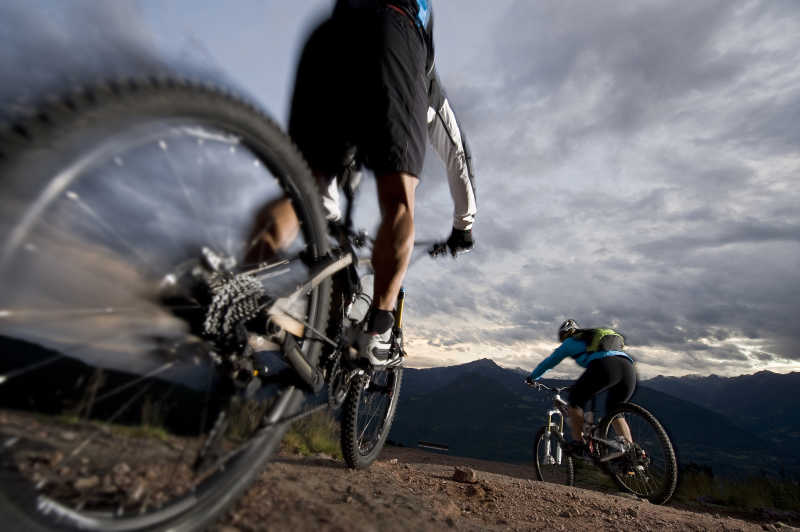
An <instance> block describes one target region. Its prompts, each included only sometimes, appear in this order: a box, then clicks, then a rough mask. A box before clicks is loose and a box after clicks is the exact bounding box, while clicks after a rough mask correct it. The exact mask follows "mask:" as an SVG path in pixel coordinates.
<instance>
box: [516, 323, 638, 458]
mask: <svg viewBox="0 0 800 532" xmlns="http://www.w3.org/2000/svg"><path fill="white" fill-rule="evenodd" d="M558 339H559V341H561V345H560V346H558V348H556V350H555V351H553V353H552V354H551V355H550V356H549V357H547V358H546V359H544V360H543V361H542V362H540V363H539V365H538V366H536V368H535V369H534V370H533V371H532V372H531V374H530V375H529V376H528V378H527V379H525V380H526V382H528V384H533V383H534V382H535V381H537V380H539V379H541V378H542V375H544V373H545V372H546V371H547V370H549V369H552V368H554V367H556V366H557V365H558V364H559V363H560V362H561V361H562V360H564V359H565V358H567V357H571V358H572V359H573V360H575V362H576V363H577V364H578V365H579V366H582V367H584V368H586V371H584V372H583V375H581V376H580V378H578V380H577V381H576V382H575V385H574V386H573V387H572V388H571V389H570V392H569V399H568V403H569V408H568V410H569V418H570V429H571V432H572V439H573V441H571V442H569V444H567V447H566V449H565V450H566V451H567V452H568V453H570V454H576V455H579V454H583V453H585V452H586V450H587V448H586V444H585V443H584V442H583V438H582V434H581V430H582V428H583V408H584V406H585V405H586V403H587V401H589V399H591V398H592V397H594V396H595V395H597V394H598V393H600V392H603V391H606V390H607V391H608V399H607V401H606V411H609V410H611V408H613V407H614V406H616V405H618V404H619V403H622V402H625V401H627V400H628V399H630V398H631V396H632V395H633V392H634V390H635V389H636V371H635V370H634V367H633V359H632V358H631V357H630V356H629V355H628V354H627V353H625V352H624V351H623V349H624V347H625V339H624V337H623V336H622V335H621V334H619V333H618V332H616V331H614V330H613V329H608V328H603V329H581V328H579V327H578V323H577V322H576V321H575V320H573V319H568V320H566V321H564V322H563V323H562V324H561V326H560V327H559V328H558ZM613 423H614V429H615V430H616V432H617V434H619V435H621V436H622V437H623V438H624V439H625V440H626V441H628V442H632V441H633V438H632V437H631V432H630V428H629V427H628V424H627V422H626V421H625V420H624V419H622V418H621V417H619V418H616V419H615V420H614V422H613Z"/></svg>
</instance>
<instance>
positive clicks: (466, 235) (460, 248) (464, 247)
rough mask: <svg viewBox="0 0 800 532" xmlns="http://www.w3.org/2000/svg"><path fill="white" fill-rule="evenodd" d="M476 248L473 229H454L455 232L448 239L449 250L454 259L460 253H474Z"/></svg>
mask: <svg viewBox="0 0 800 532" xmlns="http://www.w3.org/2000/svg"><path fill="white" fill-rule="evenodd" d="M474 246H475V242H474V241H473V240H472V230H471V229H467V230H462V229H456V228H455V227H454V228H453V232H452V233H450V238H448V239H447V249H448V250H449V251H450V254H451V255H452V256H454V257H455V256H456V255H458V254H459V253H467V252H469V251H472V248H473V247H474Z"/></svg>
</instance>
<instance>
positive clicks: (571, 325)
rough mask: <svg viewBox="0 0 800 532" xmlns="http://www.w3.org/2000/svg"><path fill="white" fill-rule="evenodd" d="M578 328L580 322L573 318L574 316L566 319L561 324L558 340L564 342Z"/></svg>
mask: <svg viewBox="0 0 800 532" xmlns="http://www.w3.org/2000/svg"><path fill="white" fill-rule="evenodd" d="M577 330H578V322H577V321H575V320H573V319H572V318H570V319H568V320H566V321H565V322H564V323H562V324H561V327H559V328H558V341H559V342H563V341H564V340H566V339H567V338H569V337H570V336H572V335H573V334H575V331H577Z"/></svg>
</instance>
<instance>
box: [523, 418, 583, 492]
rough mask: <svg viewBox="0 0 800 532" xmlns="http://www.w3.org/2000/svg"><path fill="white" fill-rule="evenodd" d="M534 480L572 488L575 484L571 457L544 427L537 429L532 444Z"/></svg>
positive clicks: (555, 437) (554, 435)
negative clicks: (534, 468)
mask: <svg viewBox="0 0 800 532" xmlns="http://www.w3.org/2000/svg"><path fill="white" fill-rule="evenodd" d="M533 458H534V463H535V465H536V478H537V479H539V480H540V481H542V482H551V483H553V484H562V485H565V486H572V485H574V484H575V467H574V464H573V462H572V457H571V456H570V455H568V454H567V453H565V452H564V450H563V449H562V448H561V444H560V442H559V439H558V436H557V435H556V433H555V432H550V434H549V436H548V433H547V431H546V427H542V428H540V429H539V432H537V433H536V438H535V439H534V443H533Z"/></svg>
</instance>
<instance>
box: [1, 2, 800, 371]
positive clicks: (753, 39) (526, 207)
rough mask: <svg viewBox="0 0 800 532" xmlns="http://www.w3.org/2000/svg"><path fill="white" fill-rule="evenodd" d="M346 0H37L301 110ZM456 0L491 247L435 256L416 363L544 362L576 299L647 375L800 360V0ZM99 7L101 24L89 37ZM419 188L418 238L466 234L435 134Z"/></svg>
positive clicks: (424, 263) (99, 41)
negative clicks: (309, 37) (319, 29)
mask: <svg viewBox="0 0 800 532" xmlns="http://www.w3.org/2000/svg"><path fill="white" fill-rule="evenodd" d="M330 4H331V2H330V1H329V0H316V1H311V0H306V1H303V2H277V1H272V2H257V1H246V0H241V1H237V2H235V3H226V4H223V3H220V2H198V1H188V0H186V1H178V0H175V1H171V2H168V3H163V2H160V1H156V0H147V1H141V2H135V3H114V4H113V7H109V6H111V5H112V4H99V3H91V4H89V3H86V4H81V3H78V2H76V3H74V4H70V5H71V6H73V9H72V10H71V11H69V12H65V11H64V10H59V11H58V12H57V13H55V12H54V10H53V9H52V8H51V7H50V6H51V4H47V3H33V4H28V3H26V4H25V5H33V6H37V7H32V8H26V9H28V10H29V11H30V12H31V13H34V15H35V16H34V15H31V16H32V17H33V18H31V20H34V19H36V20H39V21H40V22H39V23H38V24H39V25H41V20H46V21H47V23H46V24H47V26H48V30H49V31H50V32H52V33H54V34H57V35H59V36H60V37H59V38H61V39H62V42H63V43H66V44H69V45H70V48H67V49H72V50H77V51H78V52H79V53H80V54H89V55H91V54H92V53H93V52H92V49H93V48H96V47H97V46H98V45H100V46H103V47H106V48H108V46H107V44H106V43H107V37H108V35H109V34H113V35H114V36H115V42H117V45H115V46H114V50H113V52H115V53H118V54H121V55H125V54H128V55H129V56H131V57H134V58H135V59H136V61H139V62H148V61H151V60H152V61H156V62H158V63H159V64H161V65H167V67H172V66H173V65H178V64H181V65H186V64H190V65H193V66H194V68H195V70H200V71H215V72H223V73H224V75H225V77H227V78H228V79H229V80H231V82H232V83H233V84H235V85H237V86H239V87H240V88H241V89H242V90H244V91H246V92H247V93H248V94H249V95H250V96H251V97H253V98H254V99H256V100H258V101H259V103H260V104H261V105H262V106H263V107H265V108H266V109H268V110H270V111H271V112H272V114H274V115H275V116H276V118H277V119H278V120H279V121H280V122H282V123H285V120H286V115H287V106H288V96H289V91H290V87H291V83H292V74H293V69H294V60H295V59H296V56H297V53H298V50H299V48H300V46H301V44H302V40H303V37H304V36H305V35H306V34H307V31H308V28H309V27H310V25H311V24H312V23H313V22H314V20H316V19H317V18H318V17H320V16H321V15H322V14H324V13H325V12H326V10H328V9H329V7H330ZM75 6H77V7H75ZM434 6H435V14H436V15H435V20H436V28H435V40H436V46H437V65H438V69H439V72H440V75H441V77H442V80H443V82H444V85H445V87H446V89H447V91H448V94H449V97H450V100H451V103H452V105H453V107H454V108H455V110H456V112H457V113H458V115H459V117H460V119H461V121H462V123H463V127H464V130H465V131H466V133H467V135H468V138H469V140H470V143H471V146H472V148H473V151H474V157H475V163H476V171H477V179H478V207H479V212H478V217H477V222H476V226H475V236H476V242H477V248H476V250H475V251H474V252H473V253H472V254H470V255H467V256H465V257H463V258H459V259H458V260H457V261H453V260H450V259H448V260H443V261H431V260H429V259H427V258H423V259H421V260H419V261H418V262H415V264H414V266H413V268H412V270H411V271H410V273H409V276H408V279H407V283H406V284H407V288H408V291H409V296H408V315H407V321H406V327H407V331H408V332H407V337H408V340H409V345H408V350H409V352H410V354H411V355H412V356H411V358H410V359H409V362H410V365H412V366H420V367H425V366H435V365H444V364H454V363H460V362H466V361H469V360H472V359H476V358H483V357H490V358H493V359H495V360H496V361H497V362H498V363H500V364H503V365H507V366H519V367H523V368H526V369H530V368H532V367H533V366H535V364H536V363H537V362H538V361H539V360H541V359H542V358H544V357H545V356H546V355H547V354H549V352H550V351H551V350H552V349H553V348H555V347H556V342H555V336H556V329H557V327H558V324H559V323H560V322H561V321H562V320H563V319H565V318H567V317H573V318H575V319H577V320H578V322H579V323H580V324H581V325H583V326H600V325H611V326H613V327H615V328H618V330H620V331H622V332H623V333H624V334H625V335H626V338H627V340H628V343H629V345H630V349H629V350H630V352H631V354H633V355H634V356H635V358H637V360H638V361H639V370H640V373H641V374H642V375H643V376H645V377H649V376H654V375H657V374H665V375H683V374H688V373H698V374H710V373H716V374H721V375H738V374H743V373H752V372H754V371H759V370H762V369H770V370H773V371H791V370H797V369H800V361H799V360H800V351H799V350H797V349H796V346H797V345H798V344H800V323H799V322H800V242H799V241H800V208H798V205H800V192H798V187H797V186H796V183H797V181H798V172H799V171H800V152H799V151H798V146H800V69H798V67H797V65H798V64H800V4H798V3H797V2H794V1H791V0H786V1H780V0H773V1H764V2H759V1H751V0H747V1H739V0H722V1H713V0H703V1H697V2H688V1H686V2H677V3H676V2H674V1H667V0H657V1H656V0H653V1H636V2H600V3H598V2H596V1H588V0H587V1H582V0H575V1H561V2H544V1H542V2H538V1H537V2H535V1H523V0H519V1H512V0H494V1H493V2H491V4H487V3H486V2H484V1H478V0H457V1H455V0H440V1H439V2H435V4H434ZM77 20H80V21H81V24H85V25H86V27H85V28H84V29H87V30H90V31H83V32H82V35H80V36H74V35H73V34H72V33H74V32H75V27H76V24H75V22H76V21H77ZM87 21H88V22H87ZM31 24H33V25H34V26H35V24H34V23H33V22H31ZM78 26H80V25H78ZM98 27H102V31H100V30H98ZM71 32H72V33H71ZM119 43H121V44H119ZM131 50H134V52H131ZM49 53H52V52H49ZM104 53H105V54H106V55H107V54H108V50H106V51H105V52H104ZM2 54H3V52H0V60H2V61H5V63H4V64H5V65H6V67H8V65H9V64H11V65H12V66H13V65H14V64H15V63H14V61H15V60H16V61H17V65H19V64H20V63H19V59H14V58H13V57H11V55H10V52H8V48H6V52H5V54H6V55H5V57H4V56H3V55H2ZM142 58H147V60H146V61H145V60H144V59H142ZM136 61H133V62H136ZM86 64H90V65H91V68H90V69H89V70H92V69H95V70H98V69H102V68H106V67H107V66H108V65H107V63H104V64H103V66H97V65H96V64H94V63H91V62H88V63H86ZM0 96H2V94H0ZM362 194H363V195H364V196H367V197H369V196H371V194H373V192H372V191H371V190H370V188H369V186H367V187H365V189H364V190H362ZM369 203H371V200H370V199H367V198H363V199H362V200H361V205H362V210H361V211H360V212H359V219H360V221H361V222H362V223H363V224H365V225H367V226H370V225H371V224H372V223H373V222H372V220H371V218H372V217H373V216H374V214H375V211H374V209H372V208H371V207H370V206H369V205H368V204H369ZM417 209H418V210H417V219H418V222H417V223H418V230H417V235H418V238H420V239H433V238H442V237H446V236H447V234H448V233H449V223H450V216H451V209H452V206H451V203H450V199H449V195H448V191H447V188H446V183H445V179H444V172H443V167H442V165H441V163H440V162H439V161H437V160H436V157H435V154H433V153H429V156H428V159H427V161H426V167H425V171H424V176H423V178H422V183H421V185H420V187H419V189H418V208H417ZM577 373H578V368H576V367H575V366H574V364H571V363H569V362H567V363H564V364H562V365H561V366H559V367H558V368H556V370H553V373H552V374H553V375H554V376H559V375H560V376H575V375H576V374H577Z"/></svg>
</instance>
